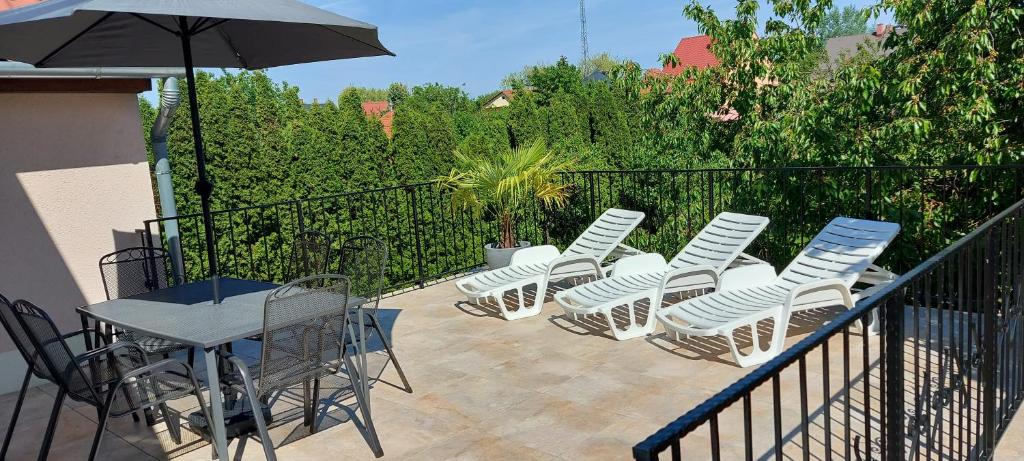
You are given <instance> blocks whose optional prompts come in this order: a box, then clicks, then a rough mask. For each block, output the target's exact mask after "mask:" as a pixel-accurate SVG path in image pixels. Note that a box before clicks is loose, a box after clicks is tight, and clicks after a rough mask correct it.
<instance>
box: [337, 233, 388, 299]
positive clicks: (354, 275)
mask: <svg viewBox="0 0 1024 461" xmlns="http://www.w3.org/2000/svg"><path fill="white" fill-rule="evenodd" d="M340 260H341V262H340V264H341V265H340V266H339V268H338V273H339V274H341V275H344V276H346V277H348V280H349V291H350V293H351V295H352V297H354V298H361V299H363V300H364V301H363V304H362V306H363V308H364V309H368V310H370V312H371V313H375V311H376V309H377V305H378V304H380V297H381V292H383V290H384V271H385V270H387V266H388V246H387V245H386V244H384V242H382V241H380V240H379V239H376V238H374V237H369V236H358V237H352V238H350V239H348V240H346V241H345V243H344V244H342V246H341V258H340Z"/></svg>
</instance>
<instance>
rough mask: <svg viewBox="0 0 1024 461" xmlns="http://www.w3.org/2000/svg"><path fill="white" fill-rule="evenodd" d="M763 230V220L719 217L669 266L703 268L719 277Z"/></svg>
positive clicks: (728, 216)
mask: <svg viewBox="0 0 1024 461" xmlns="http://www.w3.org/2000/svg"><path fill="white" fill-rule="evenodd" d="M767 226H768V218H766V217H764V216H756V215H746V214H739V213H728V212H726V213H719V215H718V216H715V219H712V220H711V222H709V223H708V225H706V226H704V228H703V229H701V230H700V232H699V233H697V235H696V236H695V237H693V239H692V240H690V242H689V243H687V244H686V246H685V247H683V250H682V251H680V252H679V254H677V255H676V257H675V258H672V261H670V262H669V265H670V266H672V267H673V268H680V267H687V266H697V265H707V266H711V267H714V268H715V269H718V273H722V271H724V270H725V269H727V268H728V267H729V265H730V264H732V262H733V261H735V260H736V258H738V257H739V256H740V254H741V253H743V250H745V249H746V248H747V247H748V246H750V243H751V242H753V241H754V239H755V238H757V236H758V235H759V234H760V233H761V231H763V230H764V228H765V227H767Z"/></svg>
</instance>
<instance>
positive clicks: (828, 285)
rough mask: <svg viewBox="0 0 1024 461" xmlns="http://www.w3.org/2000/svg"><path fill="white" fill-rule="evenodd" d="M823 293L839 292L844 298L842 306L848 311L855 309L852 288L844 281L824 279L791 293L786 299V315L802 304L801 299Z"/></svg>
mask: <svg viewBox="0 0 1024 461" xmlns="http://www.w3.org/2000/svg"><path fill="white" fill-rule="evenodd" d="M823 291H835V292H837V293H838V294H839V297H840V298H842V304H843V305H844V306H846V308H847V309H849V308H852V307H853V304H854V303H853V295H851V294H850V287H848V286H846V283H845V282H844V281H843V280H842V279H824V280H817V281H814V282H808V283H805V284H803V285H799V286H797V287H796V288H794V289H793V290H792V291H790V292H789V298H787V299H786V304H785V306H783V311H784V313H785V315H787V316H788V315H789V313H790V311H792V309H793V306H795V305H796V304H797V303H798V302H800V300H801V298H806V297H807V296H810V295H813V294H816V293H821V292H823ZM833 305H834V304H833ZM822 307H824V305H822Z"/></svg>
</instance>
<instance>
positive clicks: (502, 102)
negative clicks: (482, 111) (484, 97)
mask: <svg viewBox="0 0 1024 461" xmlns="http://www.w3.org/2000/svg"><path fill="white" fill-rule="evenodd" d="M508 105H509V101H508V99H505V95H501V96H499V97H498V98H496V99H495V100H493V101H491V102H490V103H488V104H487V108H488V109H497V108H499V107H508Z"/></svg>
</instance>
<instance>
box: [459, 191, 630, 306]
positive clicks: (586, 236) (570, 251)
mask: <svg viewBox="0 0 1024 461" xmlns="http://www.w3.org/2000/svg"><path fill="white" fill-rule="evenodd" d="M643 219H644V214H643V213H641V212H639V211H630V210H620V209H616V208H610V209H608V210H607V211H605V212H604V213H602V214H601V216H600V217H598V218H597V220H596V221H594V223H593V224H591V225H590V227H588V228H587V230H586V231H584V232H583V234H582V235H580V236H579V238H577V239H576V241H574V242H572V244H571V245H569V247H568V248H566V249H565V251H564V252H562V253H559V252H558V248H555V247H554V246H553V245H542V246H536V247H528V248H523V249H522V250H519V251H517V252H515V253H514V254H513V255H512V262H511V264H510V265H509V266H508V267H502V268H500V269H495V270H490V271H486V272H481V273H479V274H475V275H472V276H470V277H466V278H464V279H462V280H459V281H458V282H455V286H456V287H457V288H458V289H459V291H461V292H462V293H463V294H465V295H466V296H467V297H468V298H469V302H471V303H477V302H478V301H479V300H480V299H483V298H488V297H491V298H494V299H495V300H496V301H497V303H498V308H499V309H500V310H501V315H502V316H503V317H505V319H506V320H516V319H521V318H523V317H530V316H533V315H537V314H539V313H540V311H541V308H542V307H543V305H544V298H545V293H546V292H547V286H548V284H549V283H551V282H554V281H558V280H562V279H566V278H570V277H581V276H587V275H590V276H595V277H598V278H600V277H602V276H604V269H603V268H602V267H601V262H602V261H604V260H605V258H607V257H608V255H609V254H611V253H612V252H613V251H615V250H616V247H617V246H619V245H620V244H621V243H622V241H623V240H625V239H626V236H628V235H629V233H630V232H632V231H633V229H635V228H636V226H637V225H639V224H640V221H642V220H643ZM534 284H535V285H537V293H536V295H535V296H534V301H533V304H532V305H530V306H527V305H526V302H525V300H524V297H523V289H525V288H526V287H527V286H529V285H534ZM512 290H515V291H516V292H517V294H518V295H519V297H518V300H519V306H518V308H517V309H516V310H509V309H508V307H507V306H506V305H505V300H504V296H505V293H507V292H509V291H512Z"/></svg>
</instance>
